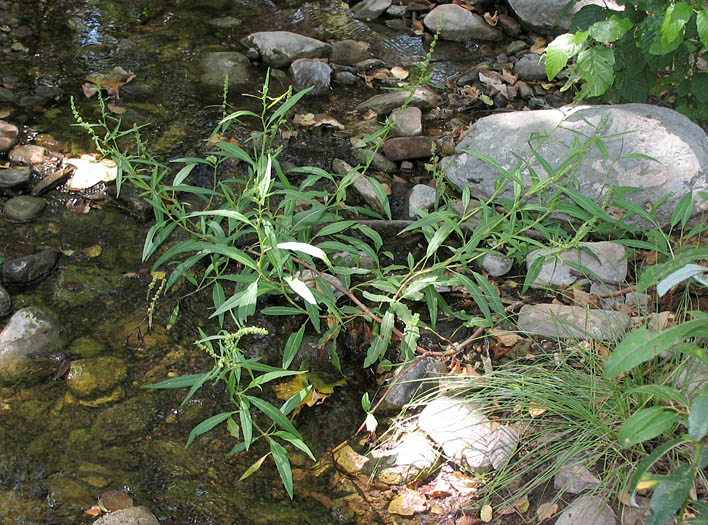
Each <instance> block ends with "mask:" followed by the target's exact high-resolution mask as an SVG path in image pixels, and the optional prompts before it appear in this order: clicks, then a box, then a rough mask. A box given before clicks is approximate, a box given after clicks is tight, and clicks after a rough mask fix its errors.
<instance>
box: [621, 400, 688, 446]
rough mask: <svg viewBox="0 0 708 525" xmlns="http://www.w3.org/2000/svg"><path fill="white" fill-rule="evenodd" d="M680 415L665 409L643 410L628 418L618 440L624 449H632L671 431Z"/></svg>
mask: <svg viewBox="0 0 708 525" xmlns="http://www.w3.org/2000/svg"><path fill="white" fill-rule="evenodd" d="M679 417H680V416H679V414H677V413H676V412H672V411H670V410H666V409H665V408H664V407H649V408H643V409H641V410H639V411H637V412H635V413H634V414H632V415H631V416H629V418H627V420H626V421H625V422H624V424H623V425H622V428H621V429H620V432H619V435H618V436H617V439H618V440H619V444H620V446H621V447H623V448H630V447H631V446H633V445H636V444H637V443H642V442H643V441H647V440H649V439H653V438H655V437H656V436H658V435H660V434H662V433H664V432H666V431H667V430H669V429H670V428H671V427H672V426H673V425H674V423H675V422H676V421H677V420H678V419H679Z"/></svg>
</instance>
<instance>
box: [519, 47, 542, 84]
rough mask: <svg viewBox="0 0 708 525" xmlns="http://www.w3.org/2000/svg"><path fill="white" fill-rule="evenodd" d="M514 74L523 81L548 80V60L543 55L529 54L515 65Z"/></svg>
mask: <svg viewBox="0 0 708 525" xmlns="http://www.w3.org/2000/svg"><path fill="white" fill-rule="evenodd" d="M514 73H516V74H518V75H519V78H520V79H522V80H548V77H547V76H546V59H545V58H544V57H542V56H541V55H536V54H534V53H528V54H526V55H524V56H522V57H521V58H520V59H519V60H518V62H516V64H514Z"/></svg>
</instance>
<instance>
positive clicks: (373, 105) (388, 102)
mask: <svg viewBox="0 0 708 525" xmlns="http://www.w3.org/2000/svg"><path fill="white" fill-rule="evenodd" d="M409 97H411V100H410V102H409V103H408V105H409V106H415V107H419V108H423V109H428V108H434V107H437V106H438V105H439V104H440V101H441V98H440V96H439V95H438V94H437V93H435V91H433V90H432V89H430V88H427V87H417V88H415V91H414V92H413V95H412V96H411V93H410V91H407V90H402V91H392V92H391V93H383V94H381V95H375V96H373V97H371V98H370V99H369V100H366V101H364V102H362V103H361V104H359V105H358V106H357V107H356V109H357V111H360V112H362V113H364V112H366V111H368V110H371V111H373V112H374V113H376V114H377V115H387V114H388V113H390V112H391V110H394V109H396V108H400V107H401V106H403V104H405V103H406V101H407V100H408V98H409Z"/></svg>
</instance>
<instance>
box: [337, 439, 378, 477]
mask: <svg viewBox="0 0 708 525" xmlns="http://www.w3.org/2000/svg"><path fill="white" fill-rule="evenodd" d="M333 457H334V461H335V463H337V466H338V467H339V468H341V469H343V470H344V472H346V473H347V474H356V473H357V472H361V470H362V469H363V468H364V467H365V466H366V464H367V463H368V462H369V461H370V459H369V458H367V457H365V456H362V455H361V454H359V453H358V452H356V451H355V450H354V449H353V448H352V447H350V446H349V445H345V446H344V447H342V448H340V449H339V450H338V451H337V452H335V453H334V455H333Z"/></svg>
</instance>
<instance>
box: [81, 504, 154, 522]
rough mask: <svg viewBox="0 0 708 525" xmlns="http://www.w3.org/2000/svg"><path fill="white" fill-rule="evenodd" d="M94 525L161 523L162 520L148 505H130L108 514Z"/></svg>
mask: <svg viewBox="0 0 708 525" xmlns="http://www.w3.org/2000/svg"><path fill="white" fill-rule="evenodd" d="M93 525H160V522H159V521H157V518H156V517H155V515H154V514H153V513H152V512H150V511H149V510H148V509H147V508H146V507H130V508H127V509H121V510H116V511H115V512H111V513H110V514H106V515H105V516H103V517H101V518H99V519H97V520H96V521H94V522H93Z"/></svg>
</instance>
